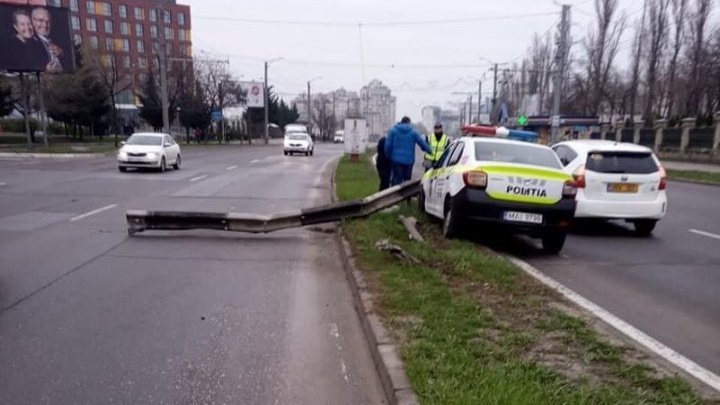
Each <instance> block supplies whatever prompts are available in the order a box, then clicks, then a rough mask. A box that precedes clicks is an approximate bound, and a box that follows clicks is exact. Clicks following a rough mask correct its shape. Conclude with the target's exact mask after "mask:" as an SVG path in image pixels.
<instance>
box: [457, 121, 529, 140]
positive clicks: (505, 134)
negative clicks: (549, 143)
mask: <svg viewBox="0 0 720 405" xmlns="http://www.w3.org/2000/svg"><path fill="white" fill-rule="evenodd" d="M462 131H463V134H465V135H466V136H472V137H486V138H492V137H497V138H507V139H514V140H517V141H523V142H537V141H538V139H539V135H538V134H537V132H532V131H521V130H516V129H507V128H505V127H490V126H486V125H465V126H463V127H462Z"/></svg>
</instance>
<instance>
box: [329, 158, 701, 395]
mask: <svg viewBox="0 0 720 405" xmlns="http://www.w3.org/2000/svg"><path fill="white" fill-rule="evenodd" d="M336 182H337V193H338V196H339V198H340V199H342V200H348V199H354V198H360V197H364V196H366V195H368V194H370V193H372V192H374V191H375V190H376V186H377V178H376V174H375V172H374V171H373V169H372V166H370V164H369V163H368V162H367V159H366V158H365V159H364V163H355V162H350V161H349V160H348V159H343V160H342V161H341V162H340V165H339V167H338V171H337V175H336ZM399 214H404V215H415V216H416V217H418V218H422V217H421V216H420V215H419V213H418V212H417V211H416V210H415V209H413V208H410V207H405V206H403V207H401V209H400V211H399V212H397V211H396V212H394V213H381V214H376V215H373V216H371V217H370V218H368V219H366V220H355V221H349V222H346V223H345V224H343V227H344V230H345V233H346V235H347V237H348V239H349V241H350V243H351V245H352V247H353V250H354V252H355V254H356V257H357V260H358V263H359V265H360V267H361V268H362V269H363V271H364V272H365V274H366V277H367V280H368V282H369V284H370V285H371V288H372V289H373V290H374V292H375V293H376V294H377V296H378V297H379V298H378V301H379V302H378V306H379V309H378V311H379V313H380V315H381V316H382V317H383V320H384V322H385V324H386V325H387V326H388V327H389V329H390V331H391V333H392V334H393V335H394V337H395V338H396V340H397V341H398V342H399V343H400V346H401V353H402V357H403V359H404V361H405V365H406V368H407V372H408V376H409V378H410V380H411V383H412V386H413V389H414V390H415V392H416V393H417V394H418V396H419V398H420V400H421V402H422V403H426V404H478V403H491V404H698V403H703V400H702V399H701V398H699V397H698V396H697V395H696V394H695V393H694V392H693V391H692V389H691V388H690V386H689V385H688V384H687V383H686V382H684V381H682V380H680V379H679V378H668V377H658V376H656V374H655V373H654V370H653V369H652V368H650V367H648V366H646V365H645V364H643V363H642V362H640V361H639V360H635V359H634V357H632V356H629V353H631V350H632V349H630V348H626V347H618V346H615V345H613V344H611V343H608V342H607V341H606V340H605V339H604V338H603V337H602V336H600V335H598V334H597V333H596V332H595V331H594V330H593V329H591V328H590V327H589V326H588V325H587V323H586V322H585V321H584V320H582V319H580V318H577V317H573V316H570V315H567V314H566V313H565V312H563V311H560V310H558V309H557V308H556V306H554V305H552V304H554V303H556V302H558V301H560V300H559V298H558V297H557V296H556V295H555V294H554V293H553V292H551V291H549V290H547V289H545V288H544V287H542V286H541V285H539V284H538V283H536V282H535V281H534V280H531V279H529V277H528V276H526V275H525V274H524V273H522V272H521V271H519V270H518V269H517V268H515V267H514V266H513V265H512V264H511V263H509V262H508V261H506V260H504V259H503V258H500V257H497V256H494V255H492V254H490V253H487V252H485V251H484V250H482V249H481V248H479V247H478V246H476V245H475V244H473V243H471V242H466V241H446V240H444V239H442V238H441V237H439V236H437V235H438V234H439V232H438V230H439V229H438V226H437V225H435V224H431V223H428V221H427V220H422V219H421V222H420V224H419V229H420V231H421V233H423V235H424V236H425V237H426V239H427V241H426V243H424V244H423V243H419V242H414V241H409V240H408V238H407V232H406V231H405V229H404V228H403V227H402V225H401V224H400V223H399V221H398V219H397V216H398V215H399ZM388 238H389V239H391V240H392V242H393V243H395V244H398V245H399V246H401V247H402V248H403V249H404V250H405V251H407V252H408V253H409V254H411V255H413V256H414V257H416V258H417V259H419V260H420V262H421V264H420V265H413V264H411V263H407V262H403V261H400V260H399V259H396V258H394V257H392V256H390V255H389V254H388V253H386V252H383V251H380V250H378V249H376V248H375V247H374V245H375V243H376V242H377V241H378V240H381V239H388ZM428 246H432V247H433V248H432V249H429V248H428ZM569 366H570V368H569V369H567V368H568V367H569Z"/></svg>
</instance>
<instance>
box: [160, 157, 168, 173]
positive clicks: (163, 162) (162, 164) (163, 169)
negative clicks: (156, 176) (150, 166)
mask: <svg viewBox="0 0 720 405" xmlns="http://www.w3.org/2000/svg"><path fill="white" fill-rule="evenodd" d="M159 170H160V173H163V172H165V171H166V170H167V165H166V164H165V157H164V156H163V158H162V159H160V169H159Z"/></svg>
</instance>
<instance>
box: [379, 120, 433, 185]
mask: <svg viewBox="0 0 720 405" xmlns="http://www.w3.org/2000/svg"><path fill="white" fill-rule="evenodd" d="M415 145H418V146H419V147H420V149H422V150H423V151H425V152H426V153H432V149H431V148H430V146H429V145H428V144H427V142H425V139H423V137H422V136H421V135H420V134H419V133H418V132H417V131H416V130H415V129H414V128H413V126H412V125H411V124H410V118H408V117H403V118H402V120H400V123H399V124H397V125H395V126H394V127H393V128H392V129H391V130H390V132H388V135H387V140H386V141H385V155H387V156H388V157H389V158H390V160H391V161H392V168H391V172H392V173H391V176H390V184H391V185H393V186H396V185H398V184H402V183H404V182H406V181H408V180H410V179H411V178H412V169H413V165H414V164H415Z"/></svg>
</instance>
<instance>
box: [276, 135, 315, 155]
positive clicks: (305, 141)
mask: <svg viewBox="0 0 720 405" xmlns="http://www.w3.org/2000/svg"><path fill="white" fill-rule="evenodd" d="M313 152H315V144H314V143H313V140H312V137H311V136H310V135H308V133H307V132H287V133H286V134H285V139H284V140H283V154H285V156H287V155H292V154H295V153H304V154H305V156H312V154H313Z"/></svg>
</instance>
